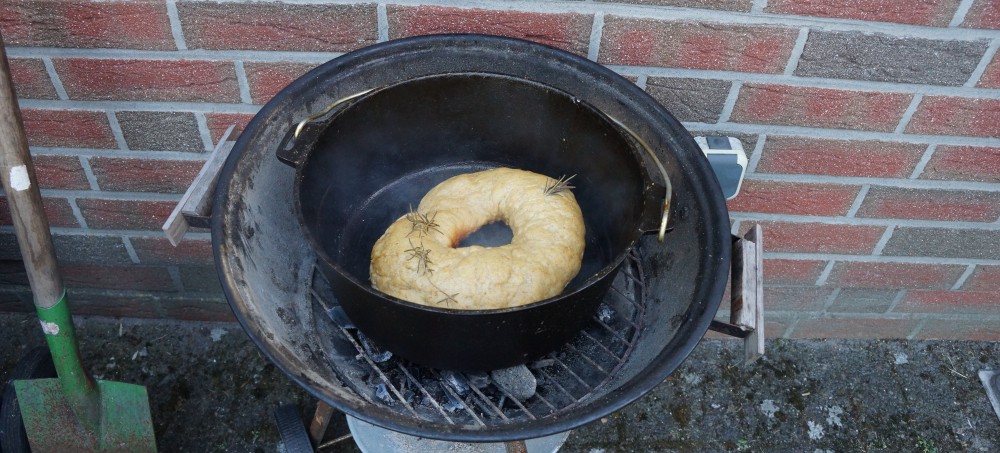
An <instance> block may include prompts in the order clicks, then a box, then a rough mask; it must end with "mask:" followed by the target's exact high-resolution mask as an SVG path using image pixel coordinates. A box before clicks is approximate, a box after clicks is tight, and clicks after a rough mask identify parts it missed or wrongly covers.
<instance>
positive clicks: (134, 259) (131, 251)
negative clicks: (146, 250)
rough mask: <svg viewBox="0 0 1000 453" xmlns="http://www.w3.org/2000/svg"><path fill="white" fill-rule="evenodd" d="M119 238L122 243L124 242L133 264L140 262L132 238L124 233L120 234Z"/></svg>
mask: <svg viewBox="0 0 1000 453" xmlns="http://www.w3.org/2000/svg"><path fill="white" fill-rule="evenodd" d="M121 238H122V244H125V251H126V252H128V257H129V259H131V260H132V262H133V263H135V264H140V263H142V261H141V260H139V254H138V253H136V252H135V246H133V245H132V240H131V239H129V237H128V236H126V235H122V236H121Z"/></svg>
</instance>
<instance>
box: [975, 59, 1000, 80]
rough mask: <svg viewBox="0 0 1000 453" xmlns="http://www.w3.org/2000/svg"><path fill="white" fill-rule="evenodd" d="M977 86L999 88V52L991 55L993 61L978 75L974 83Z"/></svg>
mask: <svg viewBox="0 0 1000 453" xmlns="http://www.w3.org/2000/svg"><path fill="white" fill-rule="evenodd" d="M976 86H977V87H979V88H1000V52H998V53H997V54H995V55H993V61H991V62H990V64H989V65H987V66H986V70H985V71H983V74H982V75H981V76H979V82H978V83H977V84H976Z"/></svg>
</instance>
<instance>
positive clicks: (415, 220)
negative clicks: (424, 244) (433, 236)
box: [406, 206, 441, 237]
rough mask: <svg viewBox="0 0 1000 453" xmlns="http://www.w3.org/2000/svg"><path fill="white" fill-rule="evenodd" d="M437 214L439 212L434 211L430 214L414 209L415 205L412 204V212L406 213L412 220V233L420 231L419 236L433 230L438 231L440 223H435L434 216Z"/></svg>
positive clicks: (408, 218) (407, 217)
mask: <svg viewBox="0 0 1000 453" xmlns="http://www.w3.org/2000/svg"><path fill="white" fill-rule="evenodd" d="M435 216H437V212H432V213H431V214H430V215H427V214H423V213H420V212H417V211H415V210H413V206H410V212H407V213H406V220H409V221H410V224H411V225H410V226H411V228H410V233H409V234H413V233H418V236H420V237H423V236H426V235H427V234H430V232H431V230H433V231H437V232H438V233H440V232H441V230H439V229H438V227H439V226H440V225H438V224H437V223H434V217H435Z"/></svg>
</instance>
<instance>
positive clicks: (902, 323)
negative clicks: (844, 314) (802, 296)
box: [791, 318, 918, 339]
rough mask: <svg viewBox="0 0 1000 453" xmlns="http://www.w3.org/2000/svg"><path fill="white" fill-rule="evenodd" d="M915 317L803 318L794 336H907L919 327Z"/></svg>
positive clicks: (888, 337) (796, 327)
mask: <svg viewBox="0 0 1000 453" xmlns="http://www.w3.org/2000/svg"><path fill="white" fill-rule="evenodd" d="M917 324H918V321H917V320H913V319H868V318H825V319H803V320H801V321H799V323H798V325H796V326H795V331H793V332H792V335H791V337H792V338H864V339H874V338H880V339H890V338H906V337H907V336H909V335H910V332H913V329H915V328H916V327H917Z"/></svg>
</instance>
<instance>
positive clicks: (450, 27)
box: [388, 5, 594, 55]
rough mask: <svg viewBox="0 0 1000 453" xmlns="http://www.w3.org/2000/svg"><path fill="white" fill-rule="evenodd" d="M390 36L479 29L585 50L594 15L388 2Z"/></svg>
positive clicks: (560, 46) (480, 30)
mask: <svg viewBox="0 0 1000 453" xmlns="http://www.w3.org/2000/svg"><path fill="white" fill-rule="evenodd" d="M388 14H389V38H390V39H397V38H405V37H407V36H419V35H432V34H440V33H481V34H487V35H499V36H507V37H511V38H521V39H526V40H529V41H534V42H538V43H542V44H545V45H549V46H552V47H557V48H560V49H563V50H566V51H569V52H573V53H576V54H579V55H586V54H587V47H588V46H589V44H590V30H591V26H592V24H593V20H594V18H593V16H591V15H584V14H577V13H559V14H547V13H533V12H526V11H510V10H506V11H496V10H485V9H461V8H447V7H441V6H414V7H411V6H398V5H389V6H388Z"/></svg>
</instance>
